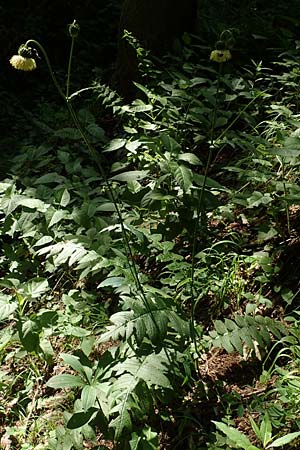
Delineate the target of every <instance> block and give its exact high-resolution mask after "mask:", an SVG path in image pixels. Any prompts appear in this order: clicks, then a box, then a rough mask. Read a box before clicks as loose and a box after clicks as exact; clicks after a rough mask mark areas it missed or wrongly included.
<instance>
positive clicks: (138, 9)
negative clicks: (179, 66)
mask: <svg viewBox="0 0 300 450" xmlns="http://www.w3.org/2000/svg"><path fill="white" fill-rule="evenodd" d="M196 16H197V0H124V1H123V6H122V9H121V17H120V27H119V34H120V36H119V51H118V57H117V70H116V78H117V83H118V85H119V87H120V90H121V92H122V94H123V95H125V96H126V97H132V95H133V92H134V90H133V84H132V81H133V80H134V81H137V79H138V67H137V60H136V56H135V52H134V51H133V49H132V48H131V47H130V46H129V45H128V43H127V42H126V41H125V40H124V39H122V36H123V33H124V30H127V31H130V32H131V33H132V34H133V36H134V37H135V38H137V39H138V40H139V41H140V42H141V44H142V45H143V46H144V47H145V48H147V49H149V50H151V52H152V53H153V54H155V55H162V54H163V53H164V52H166V51H167V50H169V49H170V48H171V46H172V44H173V42H174V39H175V38H177V37H180V36H181V35H182V34H183V33H184V32H185V31H187V32H192V31H193V30H194V27H195V21H196Z"/></svg>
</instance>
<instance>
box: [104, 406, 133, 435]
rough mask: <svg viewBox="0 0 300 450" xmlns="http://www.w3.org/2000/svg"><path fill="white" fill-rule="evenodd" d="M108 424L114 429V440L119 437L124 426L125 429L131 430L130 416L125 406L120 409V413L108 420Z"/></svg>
mask: <svg viewBox="0 0 300 450" xmlns="http://www.w3.org/2000/svg"><path fill="white" fill-rule="evenodd" d="M109 426H110V427H111V428H114V429H115V439H116V440H118V439H119V438H120V437H121V434H122V431H123V430H124V428H126V429H127V430H131V428H132V422H131V417H130V414H129V412H128V411H127V409H126V408H125V407H124V408H123V409H122V410H121V411H120V414H119V415H118V416H117V417H116V418H115V419H113V420H112V421H111V422H110V424H109Z"/></svg>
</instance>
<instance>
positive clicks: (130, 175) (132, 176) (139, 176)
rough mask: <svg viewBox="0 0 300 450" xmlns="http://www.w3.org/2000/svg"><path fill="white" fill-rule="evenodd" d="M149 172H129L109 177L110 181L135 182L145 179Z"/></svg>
mask: <svg viewBox="0 0 300 450" xmlns="http://www.w3.org/2000/svg"><path fill="white" fill-rule="evenodd" d="M148 173H149V170H130V171H128V172H123V173H119V174H118V175H114V176H113V177H111V178H110V179H111V180H117V181H136V180H143V179H144V178H146V177H147V175H148Z"/></svg>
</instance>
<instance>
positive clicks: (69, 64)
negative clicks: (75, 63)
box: [66, 36, 75, 99]
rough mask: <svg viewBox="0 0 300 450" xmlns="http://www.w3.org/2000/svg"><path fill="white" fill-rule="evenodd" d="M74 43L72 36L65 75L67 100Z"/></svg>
mask: <svg viewBox="0 0 300 450" xmlns="http://www.w3.org/2000/svg"><path fill="white" fill-rule="evenodd" d="M74 43H75V37H74V36H72V41H71V48H70V55H69V63H68V73H67V86H66V97H67V99H68V98H69V92H70V78H71V66H72V58H73V50H74Z"/></svg>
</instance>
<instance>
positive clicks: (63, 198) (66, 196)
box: [60, 189, 71, 207]
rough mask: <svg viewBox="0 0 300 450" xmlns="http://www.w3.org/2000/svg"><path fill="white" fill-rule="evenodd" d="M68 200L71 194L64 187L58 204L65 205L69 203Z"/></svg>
mask: <svg viewBox="0 0 300 450" xmlns="http://www.w3.org/2000/svg"><path fill="white" fill-rule="evenodd" d="M70 200H71V196H70V193H69V191H68V189H64V190H63V193H62V196H61V199H60V206H62V207H66V206H67V205H68V204H69V203H70Z"/></svg>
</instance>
